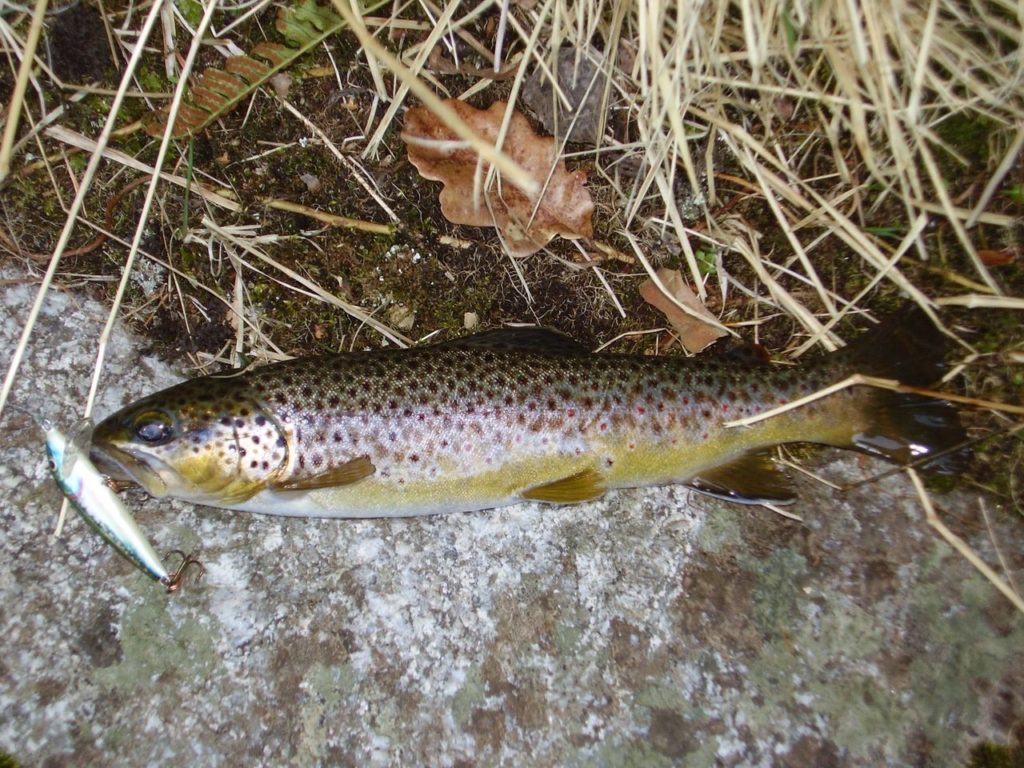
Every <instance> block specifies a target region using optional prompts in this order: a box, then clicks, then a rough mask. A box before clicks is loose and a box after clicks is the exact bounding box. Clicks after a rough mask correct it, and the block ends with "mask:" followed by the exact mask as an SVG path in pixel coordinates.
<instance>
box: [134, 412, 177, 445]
mask: <svg viewBox="0 0 1024 768" xmlns="http://www.w3.org/2000/svg"><path fill="white" fill-rule="evenodd" d="M134 429H135V434H136V436H137V437H138V438H139V439H140V440H142V441H143V442H146V443H149V444H150V445H157V444H159V443H165V442H167V441H168V440H170V439H171V437H173V435H174V429H173V428H172V426H171V420H170V418H169V417H168V416H167V414H164V413H160V412H159V411H147V412H146V413H143V414H142V415H141V416H139V417H138V418H136V419H135V424H134Z"/></svg>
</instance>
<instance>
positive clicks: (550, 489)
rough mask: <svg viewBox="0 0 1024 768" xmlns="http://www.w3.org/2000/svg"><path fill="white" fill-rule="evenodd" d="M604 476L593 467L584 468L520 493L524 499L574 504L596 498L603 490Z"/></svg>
mask: <svg viewBox="0 0 1024 768" xmlns="http://www.w3.org/2000/svg"><path fill="white" fill-rule="evenodd" d="M605 490H606V489H605V487H604V478H603V477H601V475H600V474H599V473H598V472H596V471H595V470H593V469H584V470H583V471H582V472H577V473H575V474H573V475H569V476H568V477H563V478H560V479H558V480H555V481H553V482H550V483H544V484H543V485H538V486H535V487H533V488H529V489H527V490H525V491H523V493H522V494H521V495H522V497H523V498H524V499H531V500H533V501H547V502H550V503H551V504H575V503H577V502H580V501H590V500H591V499H596V498H597V497H599V496H601V495H602V494H604V492H605Z"/></svg>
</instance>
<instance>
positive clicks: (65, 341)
mask: <svg viewBox="0 0 1024 768" xmlns="http://www.w3.org/2000/svg"><path fill="white" fill-rule="evenodd" d="M33 295H34V287H29V286H17V285H15V286H3V287H0V305H2V308H3V313H4V315H3V316H4V319H3V320H2V321H0V330H2V333H3V339H4V340H3V345H2V347H0V348H2V349H3V350H4V352H3V353H2V356H3V357H4V361H5V362H4V366H5V369H6V357H7V356H8V355H9V354H10V350H11V348H12V346H13V343H14V340H15V339H16V337H17V334H18V332H19V331H20V328H21V319H22V318H23V316H24V314H25V313H26V312H27V308H28V306H29V304H30V303H31V299H32V297H33ZM104 316H105V310H104V308H102V307H100V306H97V305H95V304H93V303H91V302H89V301H86V300H84V299H82V298H80V297H79V296H77V295H67V294H55V295H54V296H53V298H52V300H51V301H50V302H49V304H48V306H47V312H46V314H45V316H44V318H43V320H42V322H41V323H40V326H39V328H38V330H37V331H36V333H35V335H34V336H33V343H32V346H31V348H30V350H29V354H28V357H27V360H26V364H25V366H24V368H23V371H22V374H21V377H20V379H19V382H18V387H17V391H16V394H15V397H14V402H16V403H18V404H20V405H21V406H23V407H26V408H29V409H31V410H33V411H35V412H38V413H40V414H41V415H45V416H48V417H51V418H54V419H55V420H57V421H58V422H59V423H61V424H65V425H67V424H70V423H71V422H72V421H73V420H74V419H75V418H76V416H77V415H78V413H80V409H81V406H82V403H83V402H84V397H85V393H86V392H87V390H88V385H89V378H90V375H91V369H92V363H93V360H94V357H95V343H96V339H97V337H98V334H99V329H100V327H101V324H102V321H103V318H104ZM174 378H175V377H174V375H173V374H172V372H171V371H169V369H168V368H167V367H166V366H164V365H162V364H160V363H159V362H156V361H154V360H150V359H147V358H146V357H144V356H142V355H141V354H140V352H139V351H138V346H137V344H136V342H134V341H133V340H132V339H130V338H128V337H127V336H125V335H124V334H123V333H119V334H118V335H117V336H116V337H115V339H114V341H113V343H112V346H111V350H110V354H109V358H108V364H107V368H106V372H105V377H104V387H103V397H102V400H101V403H100V405H99V407H98V408H97V412H98V414H99V415H103V414H105V413H107V412H109V411H110V410H113V409H114V408H116V407H117V406H119V405H121V404H122V402H124V401H126V400H128V399H130V398H133V397H136V396H138V395H139V394H141V393H143V392H149V391H151V390H153V389H155V388H157V387H160V386H164V385H166V384H168V383H169V382H171V381H172V380H173V379H174ZM2 429H3V435H4V441H3V445H2V447H0V451H2V456H3V459H2V462H0V524H2V526H3V532H4V535H3V537H2V542H0V548H2V557H0V591H2V596H3V599H2V602H0V711H2V712H3V717H2V719H0V750H2V751H4V752H6V753H8V754H9V755H11V756H13V757H14V758H16V759H17V760H19V761H20V762H21V763H23V764H24V765H47V766H60V765H203V766H221V765H224V766H238V765H247V766H248V765H304V766H305V765H438V766H444V765H459V766H470V765H481V766H482V765H516V766H530V765H535V766H552V765H567V766H571V765H608V766H626V765H653V766H659V765H694V766H705V765H723V766H734V765H743V766H770V765H781V766H831V765H864V766H867V765H871V766H877V765H886V764H887V765H926V764H927V765H936V766H942V765H962V764H963V761H964V758H965V755H966V753H967V750H968V749H969V748H970V746H971V745H972V744H974V743H975V742H976V741H978V740H980V739H987V740H993V741H996V742H1001V743H1005V742H1006V740H1007V739H1008V738H1009V734H1010V733H1011V732H1012V730H1013V728H1014V727H1015V726H1016V727H1019V726H1020V723H1021V721H1022V717H1024V701H1022V695H1024V694H1022V692H1024V617H1022V616H1021V615H1019V614H1017V613H1015V611H1014V610H1013V609H1012V607H1011V606H1010V604H1009V603H1008V602H1007V601H1006V600H1005V599H1004V598H1003V597H1001V596H1000V595H999V594H997V593H996V592H995V590H994V589H992V587H991V586H990V585H988V584H987V583H986V582H985V581H983V580H982V579H981V578H980V577H979V576H978V575H977V574H976V573H975V572H974V571H973V570H972V569H971V568H970V567H969V566H968V565H967V564H966V563H965V562H963V561H962V560H961V558H960V557H959V556H958V555H956V554H954V553H952V552H951V551H950V550H949V548H948V547H947V546H946V545H945V544H943V543H942V542H941V541H940V540H938V539H937V537H936V536H935V535H934V534H933V532H932V531H931V530H930V529H929V528H928V527H927V526H926V525H925V523H924V520H923V514H922V512H921V509H920V507H919V504H918V502H917V499H916V496H915V495H914V493H913V491H912V489H911V487H910V486H909V484H908V483H907V482H906V480H905V479H904V478H902V477H899V476H895V477H891V478H889V479H887V480H884V481H882V482H880V483H878V484H876V485H873V486H868V487H864V488H861V489H859V490H857V491H854V492H851V493H848V494H837V493H836V492H834V491H832V490H830V489H829V488H828V487H827V486H824V485H820V484H818V483H815V482H813V481H811V480H806V481H802V483H801V495H802V499H803V500H802V502H801V503H800V504H799V505H798V507H797V511H798V512H799V513H800V514H801V515H802V516H803V517H804V523H802V524H801V523H797V522H793V521H789V520H786V519H784V518H782V517H779V516H777V515H775V514H773V513H771V512H769V511H765V510H762V509H757V508H754V509H748V508H743V507H737V506H730V505H728V504H725V503H719V502H716V501H713V500H709V499H705V498H700V497H695V496H693V495H691V494H690V493H689V492H687V491H686V490H684V489H682V488H661V489H654V490H648V491H630V492H621V493H615V494H611V495H609V496H608V497H607V498H605V499H603V500H601V501H599V502H596V503H591V504H585V505H580V506H575V507H571V508H562V509H552V508H548V507H542V506H539V505H533V504H531V505H522V506H518V507H514V508H509V509H505V510H499V511H493V512H484V513H474V514H468V515H450V516H445V517H435V518H423V519H412V520H390V521H368V522H349V521H323V520H297V519H277V518H273V517H261V516H253V515H246V514H240V513H231V512H224V511H220V510H213V509H205V508H198V507H192V506H189V505H185V504H179V503H175V502H155V501H153V500H150V499H148V498H146V497H145V496H144V494H142V493H140V492H134V493H130V494H129V495H128V497H127V499H128V502H129V503H130V505H131V507H132V509H133V510H134V511H135V513H136V517H137V520H138V521H139V523H140V525H141V526H142V527H143V529H144V530H146V531H147V532H148V533H149V535H150V537H151V538H152V539H153V541H154V542H155V543H156V545H157V547H158V549H160V550H165V549H170V548H181V549H186V550H188V549H192V548H199V549H200V552H201V557H202V560H203V562H204V563H205V565H206V567H207V574H206V578H205V579H204V580H203V581H202V582H201V583H199V584H198V585H196V586H189V587H186V588H185V589H184V590H183V591H182V592H180V593H178V594H176V595H173V596H168V595H165V594H164V592H163V590H162V589H161V588H160V587H159V586H158V585H156V584H154V583H153V582H151V581H149V580H147V579H146V577H144V576H143V575H141V574H140V573H138V572H137V571H134V570H133V569H132V568H131V566H129V565H128V564H127V563H126V562H125V561H124V560H122V559H121V558H120V557H119V556H118V555H117V554H116V553H114V552H113V551H112V550H111V549H110V548H109V547H108V546H106V545H105V544H104V543H103V542H102V541H101V540H100V539H99V538H97V537H96V536H95V535H94V534H93V533H92V532H91V531H90V530H89V529H88V528H86V526H85V525H84V524H83V523H82V522H81V521H80V520H77V519H72V520H71V521H70V523H69V525H68V527H67V529H66V532H65V533H64V535H63V537H62V538H60V539H55V538H53V537H52V535H51V531H52V529H53V525H54V522H55V519H56V513H57V510H58V508H59V505H60V494H59V492H58V490H57V488H56V487H55V486H54V484H53V483H52V481H51V480H50V479H49V477H48V475H47V472H46V468H45V461H44V456H43V446H42V439H41V435H40V433H39V430H38V428H37V427H35V426H34V425H33V424H32V423H31V422H30V420H29V419H27V418H26V417H25V416H24V415H23V414H20V413H16V412H13V411H9V412H8V413H6V414H5V415H4V417H3V424H2ZM817 461H818V462H819V466H818V471H819V473H820V474H821V475H822V476H823V477H825V478H827V479H829V480H830V481H832V482H845V481H850V480H852V479H857V478H861V477H864V476H866V474H868V473H870V472H873V471H876V470H878V469H879V468H880V467H881V465H880V464H877V463H875V462H872V461H870V460H868V459H866V458H863V457H860V456H851V455H849V454H840V453H838V452H826V451H822V452H821V453H820V454H817ZM937 502H938V503H939V505H940V507H941V509H942V511H943V513H944V514H946V515H947V516H949V517H951V518H952V519H953V521H954V525H955V526H956V527H957V529H958V530H960V531H961V532H962V533H965V534H966V535H968V536H970V537H971V539H972V541H974V542H975V544H976V545H977V546H978V548H979V550H980V551H981V553H982V554H983V556H985V557H986V558H987V559H988V560H989V561H990V562H996V557H995V554H994V552H993V550H992V546H991V543H990V542H989V540H988V536H987V534H986V531H985V526H984V524H983V523H982V522H981V521H980V516H979V511H978V504H977V500H976V499H975V498H974V497H972V496H970V495H967V494H962V493H958V494H953V495H948V496H945V497H937ZM1000 526H1001V527H1000V529H999V532H998V536H999V537H1000V544H1001V548H1002V551H1003V554H1004V556H1006V557H1007V558H1008V559H1009V561H1010V564H1011V568H1013V569H1015V571H1016V574H1017V576H1018V581H1020V573H1021V570H1022V563H1024V547H1022V540H1024V534H1022V530H1021V526H1020V524H1019V521H1013V520H1009V521H1004V522H1003V523H1000Z"/></svg>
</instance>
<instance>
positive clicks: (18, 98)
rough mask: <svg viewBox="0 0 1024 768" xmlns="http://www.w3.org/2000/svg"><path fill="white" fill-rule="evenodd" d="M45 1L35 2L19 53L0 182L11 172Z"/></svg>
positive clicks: (0, 148) (0, 154)
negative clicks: (12, 153) (22, 46)
mask: <svg viewBox="0 0 1024 768" xmlns="http://www.w3.org/2000/svg"><path fill="white" fill-rule="evenodd" d="M46 4H47V0H36V4H35V8H33V10H32V25H31V26H30V27H29V30H28V35H27V36H26V38H25V48H24V50H23V51H22V52H21V66H20V67H18V79H17V80H15V82H14V93H12V94H11V101H10V104H9V105H8V109H7V125H6V126H4V136H3V143H2V144H0V182H2V181H3V180H4V179H5V178H7V174H8V173H10V171H11V152H12V149H13V147H14V137H15V136H17V135H18V122H19V120H20V118H21V108H22V107H23V106H24V104H25V91H26V89H27V88H28V80H29V78H30V77H31V76H32V64H33V61H34V59H35V56H36V46H37V45H39V37H40V35H41V34H42V31H43V17H44V16H46Z"/></svg>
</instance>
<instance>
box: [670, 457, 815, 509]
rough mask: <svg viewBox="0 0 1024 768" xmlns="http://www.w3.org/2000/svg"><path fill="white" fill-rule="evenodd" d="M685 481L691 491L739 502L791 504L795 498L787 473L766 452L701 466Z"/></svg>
mask: <svg viewBox="0 0 1024 768" xmlns="http://www.w3.org/2000/svg"><path fill="white" fill-rule="evenodd" d="M687 485H689V486H690V487H691V488H693V489H694V490H695V491H700V492H701V493H706V494H707V495H708V496H716V497H718V498H720V499H726V500H727V501H735V502H738V503H740V504H792V503H793V502H794V501H796V493H795V492H794V491H793V487H792V484H791V482H790V479H789V477H787V476H786V474H785V473H784V472H783V471H782V470H781V469H779V467H778V465H777V464H775V462H774V461H772V459H771V457H770V456H769V455H768V454H766V453H748V454H746V455H745V456H741V457H740V458H738V459H736V460H734V461H731V462H729V463H728V464H722V465H721V466H718V467H714V468H713V469H709V470H705V471H704V472H701V473H700V474H699V475H697V476H696V477H694V478H693V479H692V480H690V481H689V482H688V483H687Z"/></svg>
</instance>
